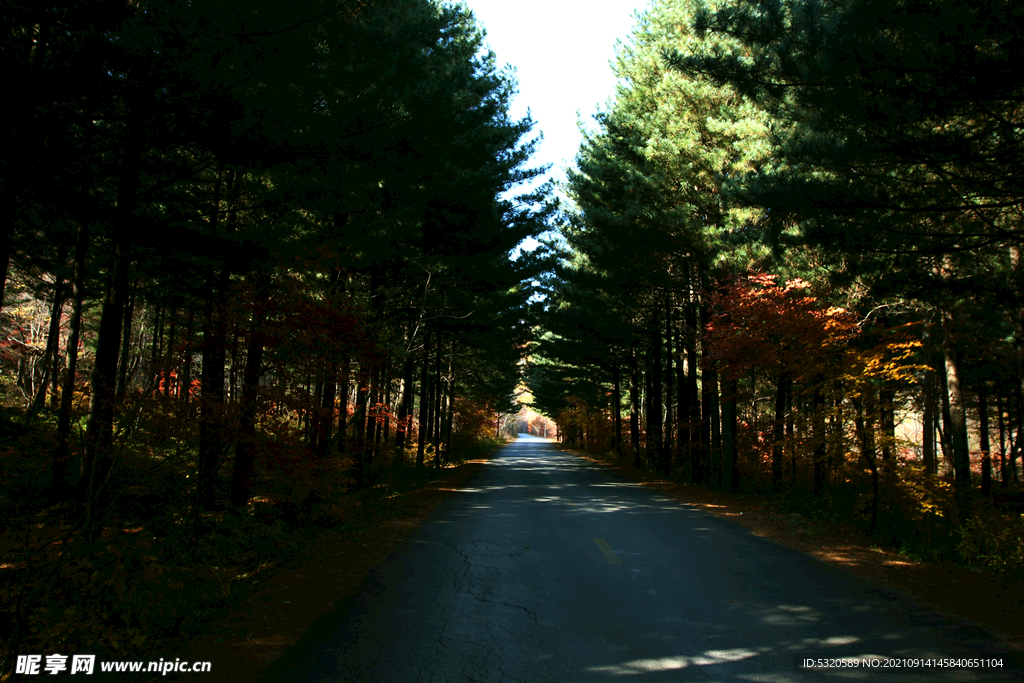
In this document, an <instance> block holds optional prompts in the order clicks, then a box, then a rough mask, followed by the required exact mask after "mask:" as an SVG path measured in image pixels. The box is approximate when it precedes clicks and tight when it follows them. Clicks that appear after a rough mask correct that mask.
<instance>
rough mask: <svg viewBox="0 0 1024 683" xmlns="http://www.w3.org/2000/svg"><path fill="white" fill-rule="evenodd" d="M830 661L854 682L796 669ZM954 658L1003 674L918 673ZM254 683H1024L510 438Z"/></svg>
mask: <svg viewBox="0 0 1024 683" xmlns="http://www.w3.org/2000/svg"><path fill="white" fill-rule="evenodd" d="M870 656H875V657H886V658H893V659H894V660H895V661H894V662H889V663H890V664H892V663H900V662H901V663H902V664H903V666H901V667H900V668H898V669H893V668H879V667H872V668H867V667H865V665H864V661H863V660H864V658H868V657H870ZM838 657H848V658H849V657H853V658H854V659H853V661H855V662H857V663H858V666H857V667H856V668H831V669H817V670H814V671H808V670H805V669H801V668H798V663H799V662H802V661H803V660H804V659H815V660H829V659H834V658H838ZM951 658H960V659H964V658H970V659H972V660H978V659H990V658H995V659H996V660H997V661H998V660H1001V662H1002V667H1001V668H978V667H977V666H976V665H977V664H978V662H977V661H975V662H973V663H974V664H975V666H974V667H972V668H956V669H952V668H944V667H939V666H932V667H927V668H922V667H920V666H912V665H913V664H914V663H915V662H914V660H928V659H931V660H949V659H951ZM847 661H850V660H847ZM947 663H948V662H947ZM261 680H262V681H265V682H267V683H269V682H271V681H288V682H303V681H339V682H341V681H344V682H349V681H353V682H355V681H359V682H364V681H365V682H367V683H419V682H423V683H427V682H430V683H460V682H463V681H480V682H487V683H491V682H494V683H497V682H499V681H500V682H506V683H534V682H547V681H551V682H555V681H557V682H563V681H615V680H621V681H637V683H642V682H646V681H691V680H693V681H758V682H760V681H764V682H768V681H773V682H774V681H816V680H822V681H833V680H834V681H860V680H863V681H890V680H891V681H899V682H900V683H910V682H912V681H914V682H916V681H929V682H931V681H940V682H944V681H1024V657H1022V656H1021V654H1020V653H1016V652H1014V651H1012V650H1010V649H1009V648H1008V647H1007V646H1005V645H1000V644H999V643H998V642H996V641H994V640H993V638H992V637H991V636H990V635H988V634H987V633H986V632H984V631H982V630H981V629H979V628H976V627H972V626H971V625H969V624H964V623H962V622H959V621H957V620H955V619H953V618H950V617H946V616H943V615H941V614H938V613H936V612H933V611H930V610H927V609H923V608H921V607H918V606H916V605H915V604H914V603H913V602H911V601H910V600H909V599H908V598H907V597H906V596H904V595H903V594H900V593H896V592H893V591H889V590H886V589H883V588H881V587H879V586H877V585H875V584H871V583H869V582H866V581H862V580H860V579H857V578H855V577H853V576H851V575H849V574H847V573H845V572H841V571H839V570H835V569H831V568H829V567H828V566H826V565H824V564H822V563H820V562H818V561H816V560H813V559H811V558H809V557H807V556H805V555H802V554H800V553H797V552H795V551H792V550H789V549H788V548H785V547H783V546H780V545H778V544H775V543H772V542H770V541H766V540H763V539H760V538H757V537H756V536H753V535H751V534H750V533H749V532H747V531H745V530H744V529H742V528H741V527H739V526H737V525H735V524H732V523H730V522H727V521H724V520H720V519H718V518H716V517H714V516H712V515H709V514H707V513H705V512H703V511H701V510H699V509H696V508H692V507H688V506H686V505H683V504H680V503H678V502H676V501H673V500H671V499H668V498H666V497H664V496H662V495H660V494H658V493H656V492H652V491H650V490H647V489H644V488H643V487H641V486H639V485H637V484H634V483H631V482H627V481H624V480H621V479H618V478H616V477H615V476H614V475H612V474H611V473H609V472H608V471H607V470H604V469H602V468H600V467H599V466H596V465H593V464H591V463H589V462H587V461H585V460H582V459H579V458H576V457H573V456H571V455H567V454H563V453H561V452H560V451H558V450H557V449H555V448H554V446H553V445H552V444H550V443H549V442H547V441H545V440H543V439H537V438H532V437H522V438H520V439H519V440H518V441H516V442H515V443H513V444H511V445H509V446H508V447H506V448H503V449H502V450H501V451H499V453H498V454H497V456H495V458H494V459H492V460H491V461H490V462H489V463H487V464H486V465H484V466H483V467H481V469H480V470H479V472H478V473H477V475H476V476H475V477H474V478H473V479H472V480H470V482H469V483H468V484H467V486H466V488H464V489H463V490H462V491H460V492H459V493H457V494H455V495H454V496H452V497H451V498H450V499H449V500H448V501H447V502H446V503H444V504H443V505H442V506H441V507H440V508H438V509H437V510H436V511H435V513H434V515H433V516H432V517H431V518H430V519H429V520H428V522H427V523H426V524H425V525H424V526H423V527H422V528H421V529H420V530H418V531H417V532H415V533H413V534H411V535H410V536H409V537H407V538H406V539H405V540H403V541H401V542H400V543H399V544H398V546H396V548H395V549H394V551H393V552H392V553H391V554H390V555H389V556H388V557H387V558H386V559H385V560H384V561H383V562H382V563H381V565H380V566H379V567H378V568H377V569H376V570H375V571H374V573H373V574H372V575H371V576H370V577H369V579H368V580H367V581H366V583H365V584H364V586H363V590H362V592H361V594H359V595H358V597H356V598H353V599H352V600H351V601H350V602H349V603H348V604H345V605H338V606H337V607H336V608H335V610H334V611H333V612H331V613H330V614H328V615H326V616H325V617H324V618H323V619H321V620H320V621H319V622H318V623H317V624H316V626H314V628H313V629H311V631H310V632H309V633H308V634H307V636H306V637H305V638H304V639H303V641H302V642H301V643H299V644H298V645H296V646H295V647H294V648H293V649H292V650H290V651H289V653H287V654H286V655H285V657H283V658H282V659H281V660H279V662H278V663H277V664H276V665H275V666H274V667H273V668H272V669H271V670H270V671H268V672H267V674H266V675H265V676H264V677H263V678H262V679H261Z"/></svg>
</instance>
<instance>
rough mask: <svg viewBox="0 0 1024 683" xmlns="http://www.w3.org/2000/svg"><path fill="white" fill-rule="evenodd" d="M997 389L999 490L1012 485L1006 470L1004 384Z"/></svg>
mask: <svg viewBox="0 0 1024 683" xmlns="http://www.w3.org/2000/svg"><path fill="white" fill-rule="evenodd" d="M997 387H998V391H997V392H996V411H997V413H998V417H999V420H998V425H999V488H1006V487H1007V486H1009V484H1010V480H1009V477H1008V471H1007V469H1006V420H1005V416H1004V415H1003V409H1004V406H1005V405H1006V400H1005V399H1004V398H1003V388H1002V384H999V385H997Z"/></svg>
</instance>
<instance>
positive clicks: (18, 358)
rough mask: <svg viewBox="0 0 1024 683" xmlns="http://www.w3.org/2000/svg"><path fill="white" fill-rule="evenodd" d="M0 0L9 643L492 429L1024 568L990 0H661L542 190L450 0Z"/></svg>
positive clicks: (2, 502) (452, 453)
mask: <svg viewBox="0 0 1024 683" xmlns="http://www.w3.org/2000/svg"><path fill="white" fill-rule="evenodd" d="M3 6H4V10H3V14H2V17H3V27H2V32H0V63H2V65H3V68H2V70H0V73H2V78H3V79H4V85H5V91H6V92H9V93H18V96H17V97H12V98H9V101H8V102H7V103H6V107H5V111H6V119H7V120H8V121H9V124H8V136H9V139H10V140H12V141H19V142H20V143H22V144H19V145H18V149H19V150H20V151H19V152H17V153H16V152H15V151H14V146H13V144H12V145H9V146H8V149H7V151H6V152H5V153H4V155H3V157H2V164H3V165H2V170H0V187H2V192H3V197H4V202H3V204H4V206H5V207H6V212H5V216H4V217H3V219H2V227H0V306H2V307H0V403H2V406H0V411H2V415H0V417H2V419H0V636H3V637H2V638H0V642H4V644H5V645H6V647H4V649H3V651H0V658H2V661H0V675H3V673H4V672H5V671H6V670H7V669H9V668H10V667H11V666H12V665H13V659H12V658H13V656H14V654H15V653H16V652H21V651H26V648H27V649H28V650H33V651H40V652H41V651H44V650H45V651H47V652H49V651H53V650H54V649H56V650H58V651H61V648H63V651H74V648H79V649H82V648H85V649H86V651H112V652H128V651H145V650H146V648H148V647H151V646H152V644H154V643H160V642H163V641H162V640H161V639H166V638H170V637H172V636H174V637H179V636H181V634H182V633H184V635H185V637H189V636H190V634H191V635H196V634H199V633H201V632H202V630H201V628H199V627H198V626H197V624H199V623H200V622H201V621H202V620H203V619H204V618H205V615H208V614H210V613H212V610H214V609H215V608H216V606H217V605H218V604H221V603H222V602H223V598H224V595H226V594H228V593H231V592H232V591H234V590H241V587H244V586H245V585H248V584H247V582H249V583H251V581H252V578H253V577H254V576H255V575H256V574H258V573H259V572H260V571H262V570H263V568H264V567H270V566H273V565H274V564H275V563H278V562H284V561H285V556H286V555H287V554H288V553H289V552H294V551H295V549H296V548H297V547H300V545H299V544H301V542H302V539H303V538H306V536H303V534H304V533H307V530H308V532H309V533H315V530H316V529H318V528H329V527H332V526H334V527H336V526H338V525H339V524H344V523H345V519H346V518H347V515H348V514H349V513H350V512H351V510H353V509H354V508H355V507H356V506H357V505H358V504H359V501H361V500H363V498H360V496H363V495H365V494H366V492H368V491H388V490H390V489H389V488H388V487H390V486H394V485H396V484H395V482H396V481H397V480H399V479H401V478H402V477H403V476H405V475H403V474H401V473H403V472H404V473H410V472H412V473H416V472H419V473H421V474H422V473H423V472H424V471H427V470H429V469H432V468H441V467H443V466H444V465H446V464H450V463H454V462H458V461H461V460H464V459H466V458H470V457H475V456H476V455H478V454H480V453H481V452H485V449H486V448H487V447H489V446H493V445H494V444H496V443H498V437H500V436H501V434H502V432H514V431H530V432H531V433H535V434H539V435H542V436H543V435H549V436H550V435H552V432H554V431H555V430H557V435H558V438H559V440H561V441H562V442H563V444H564V445H565V446H566V447H569V448H574V449H581V450H587V451H591V452H594V453H600V454H606V455H611V456H612V457H615V458H620V459H622V460H625V461H628V462H631V463H632V464H634V465H636V466H639V467H647V468H649V469H652V470H656V471H658V472H660V473H663V474H664V475H665V476H669V477H675V478H678V479H682V480H685V481H688V482H692V483H694V484H697V485H701V486H705V487H710V488H713V489H719V490H726V491H737V490H741V491H746V492H751V493H756V494H759V495H764V496H766V497H769V498H771V499H772V500H774V501H775V502H776V503H778V504H780V505H783V506H785V507H787V509H789V510H793V511H798V512H800V513H802V514H806V515H811V516H816V517H818V518H821V519H830V520H837V519H841V520H844V521H848V522H852V523H853V524H856V525H860V526H861V527H862V528H863V529H864V531H865V532H866V533H867V534H869V535H870V536H872V537H873V538H874V539H876V540H877V542H878V543H881V544H887V545H890V546H894V547H897V548H901V549H902V550H904V551H905V552H907V553H908V554H911V555H913V556H916V557H921V558H924V559H951V558H956V559H960V560H963V561H967V562H973V563H978V564H984V565H987V566H989V567H991V568H994V569H997V570H1004V571H1018V570H1019V567H1020V566H1021V563H1022V562H1024V522H1022V517H1021V516H1020V512H1022V511H1024V508H1022V507H1021V504H1022V501H1024V499H1022V494H1021V477H1022V475H1024V472H1022V471H1021V469H1022V467H1024V459H1022V458H1021V444H1022V439H1024V315H1022V313H1024V310H1022V309H1024V263H1022V257H1024V254H1022V247H1024V231H1022V228H1021V225H1022V223H1021V218H1022V216H1021V211H1022V206H1024V186H1019V185H1020V182H1019V181H1020V178H1022V177H1024V173H1022V169H1021V164H1022V160H1024V148H1022V144H1024V143H1022V138H1021V134H1022V131H1021V127H1022V125H1024V124H1022V120H1024V119H1022V118H1021V106H1022V101H1024V100H1022V92H1024V82H1022V78H1024V76H1022V72H1021V71H1020V69H1019V66H1018V65H1019V64H1020V63H1022V61H1024V60H1022V59H1021V57H1022V56H1024V38H1022V36H1024V11H1022V10H1021V9H1020V8H1019V7H1017V6H1016V5H1014V4H1013V3H1010V2H1006V0H991V1H989V0H986V1H984V2H978V3H970V4H969V5H965V4H963V3H955V2H952V0H934V1H931V2H903V1H902V0H897V1H896V2H893V1H892V0H888V1H886V2H881V1H879V0H855V1H853V2H844V3H833V2H827V1H826V2H821V1H819V0H792V1H791V2H788V3H778V2H774V1H771V0H735V1H732V2H725V1H724V0H723V1H721V2H699V1H698V0H654V2H653V4H652V5H651V7H650V8H649V9H648V10H646V11H645V12H643V13H641V14H640V15H638V17H637V24H636V26H635V27H634V29H633V32H632V34H631V35H630V37H629V38H628V39H627V40H625V41H624V42H622V43H621V44H620V45H619V48H618V51H617V56H616V59H615V61H614V64H613V68H614V69H615V72H616V75H617V77H618V86H617V90H616V93H615V95H614V97H613V98H612V99H611V100H610V101H609V102H608V103H607V104H606V105H605V106H604V107H603V108H602V109H601V110H600V111H599V113H598V114H597V116H596V122H595V124H596V125H594V126H592V127H590V128H588V129H587V132H586V133H585V135H584V141H583V144H582V146H581V148H580V150H579V153H578V155H577V157H576V163H575V165H574V166H573V167H572V168H570V169H567V179H566V181H565V182H564V183H563V184H562V186H561V187H560V188H555V187H552V186H550V185H548V184H538V183H539V181H540V180H541V179H542V178H543V177H544V175H545V173H546V171H547V169H545V168H539V167H536V166H534V165H532V162H531V156H532V155H533V153H534V151H535V148H536V146H537V140H538V138H537V135H538V133H537V131H536V130H535V126H534V122H533V121H532V120H531V119H530V118H529V117H526V118H524V119H518V120H517V119H515V118H513V117H512V116H511V114H510V109H509V108H510V103H511V99H512V97H513V96H514V94H515V90H516V82H515V78H514V73H513V72H512V70H511V69H509V68H502V67H500V66H499V65H498V62H497V60H496V57H495V56H494V54H493V53H492V52H490V50H489V49H488V48H487V46H486V41H485V35H484V32H483V28H482V27H481V26H479V24H478V23H477V22H476V20H475V19H474V17H473V15H472V13H471V12H470V11H469V10H468V9H467V8H466V7H465V6H463V5H457V4H455V5H453V4H445V3H440V2H435V1H434V0H390V1H384V0H359V1H358V2H352V1H350V0H284V1H282V2H278V3H273V4H271V5H268V6H264V5H263V4H262V3H258V6H257V5H252V4H251V3H234V2H227V3H223V2H221V3H203V2H193V3H171V2H124V0H101V1H99V2H91V3H75V2H72V3H64V4H58V5H54V4H46V3H39V2H5V3H4V5H3ZM623 28H624V30H625V29H626V28H627V27H623ZM1015 55H1016V56H1015ZM527 238H535V239H539V240H540V241H541V243H542V246H541V247H540V248H538V249H537V250H535V251H533V252H526V251H520V245H522V244H523V241H524V240H526V239H527ZM520 401H522V402H523V403H526V404H528V405H527V407H523V406H521V405H520V404H519V402H520ZM517 413H518V415H517ZM381 495H384V494H383V493H382V494H381ZM247 568H248V569H247ZM268 571H269V570H268ZM155 604H159V605H160V609H154V605H155ZM189 628H194V630H193V631H189V630H188V629H189ZM83 634H84V635H83ZM90 648H91V650H90Z"/></svg>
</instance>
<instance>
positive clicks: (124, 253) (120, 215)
mask: <svg viewBox="0 0 1024 683" xmlns="http://www.w3.org/2000/svg"><path fill="white" fill-rule="evenodd" d="M136 116H137V114H135V113H134V112H132V113H131V114H130V116H129V123H128V126H129V132H128V136H127V139H126V140H125V144H124V154H123V156H122V160H121V167H120V179H119V181H118V190H117V209H116V213H115V216H114V225H113V243H112V252H113V253H112V262H111V268H110V271H109V273H108V276H107V282H106V291H105V292H104V295H103V309H102V312H101V313H100V327H99V334H98V335H97V338H96V355H95V358H94V362H93V371H92V378H91V381H90V384H91V391H92V396H91V400H90V405H89V418H88V421H87V423H86V428H85V444H84V446H85V449H84V457H83V463H82V465H83V466H82V478H81V480H80V484H79V492H80V495H81V499H82V501H83V503H84V505H85V519H86V521H85V527H86V528H87V529H88V531H87V534H88V535H89V536H90V537H93V538H95V537H96V535H97V534H98V533H99V530H100V526H101V521H102V517H103V514H104V512H105V508H106V498H107V481H108V478H109V475H110V471H111V468H112V466H113V462H114V461H113V453H112V449H111V447H112V445H113V439H114V405H115V402H116V400H117V359H118V355H119V353H118V352H119V350H120V349H119V347H120V342H121V324H122V321H123V317H124V307H125V303H126V301H127V299H128V272H129V269H130V266H131V250H132V239H131V235H132V232H133V230H134V229H135V228H136V226H135V214H136V207H137V205H138V194H139V185H140V177H141V162H142V143H143V140H142V134H141V133H142V131H141V129H140V126H139V125H138V122H137V121H135V120H134V119H135V118H136Z"/></svg>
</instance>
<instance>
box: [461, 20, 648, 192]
mask: <svg viewBox="0 0 1024 683" xmlns="http://www.w3.org/2000/svg"><path fill="white" fill-rule="evenodd" d="M464 2H465V3H466V5H467V6H468V7H469V8H470V9H471V10H473V13H474V14H475V15H476V18H477V19H478V20H479V21H480V23H481V24H483V26H484V28H485V29H486V30H487V43H488V44H489V45H490V47H491V49H492V50H494V52H495V54H496V55H497V57H498V63H499V64H511V65H512V66H513V67H515V69H516V71H517V76H518V79H519V97H518V98H517V99H516V101H515V103H514V105H513V109H512V114H513V116H515V117H517V118H518V117H521V116H522V115H524V114H525V113H526V110H527V109H529V110H530V112H531V113H532V115H533V119H534V121H536V122H537V128H538V129H539V130H541V131H542V132H543V133H544V141H543V142H542V143H541V145H540V149H539V152H538V154H537V156H536V158H535V163H537V164H554V168H553V169H552V174H553V175H554V177H556V178H562V177H563V174H562V172H561V170H560V169H561V168H562V167H563V166H565V165H567V164H571V163H572V162H573V159H574V158H575V157H576V152H577V150H578V149H579V146H580V134H579V128H578V127H577V112H579V115H580V118H581V119H582V120H583V121H584V123H585V124H587V125H589V124H590V120H591V117H592V116H593V114H594V112H595V111H596V110H597V108H598V106H599V105H603V104H604V103H605V101H606V100H607V99H608V98H609V97H610V96H611V95H612V93H613V91H614V89H615V76H614V75H613V74H612V70H611V67H610V66H609V61H610V60H611V59H612V57H613V56H614V54H615V41H616V39H622V40H625V39H626V38H627V37H628V35H629V33H630V31H631V30H632V29H633V25H634V23H635V21H634V18H633V14H634V11H635V10H637V9H643V8H645V7H647V5H648V4H649V0H598V1H597V2H584V1H582V0H519V1H518V2H509V0H464Z"/></svg>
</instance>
